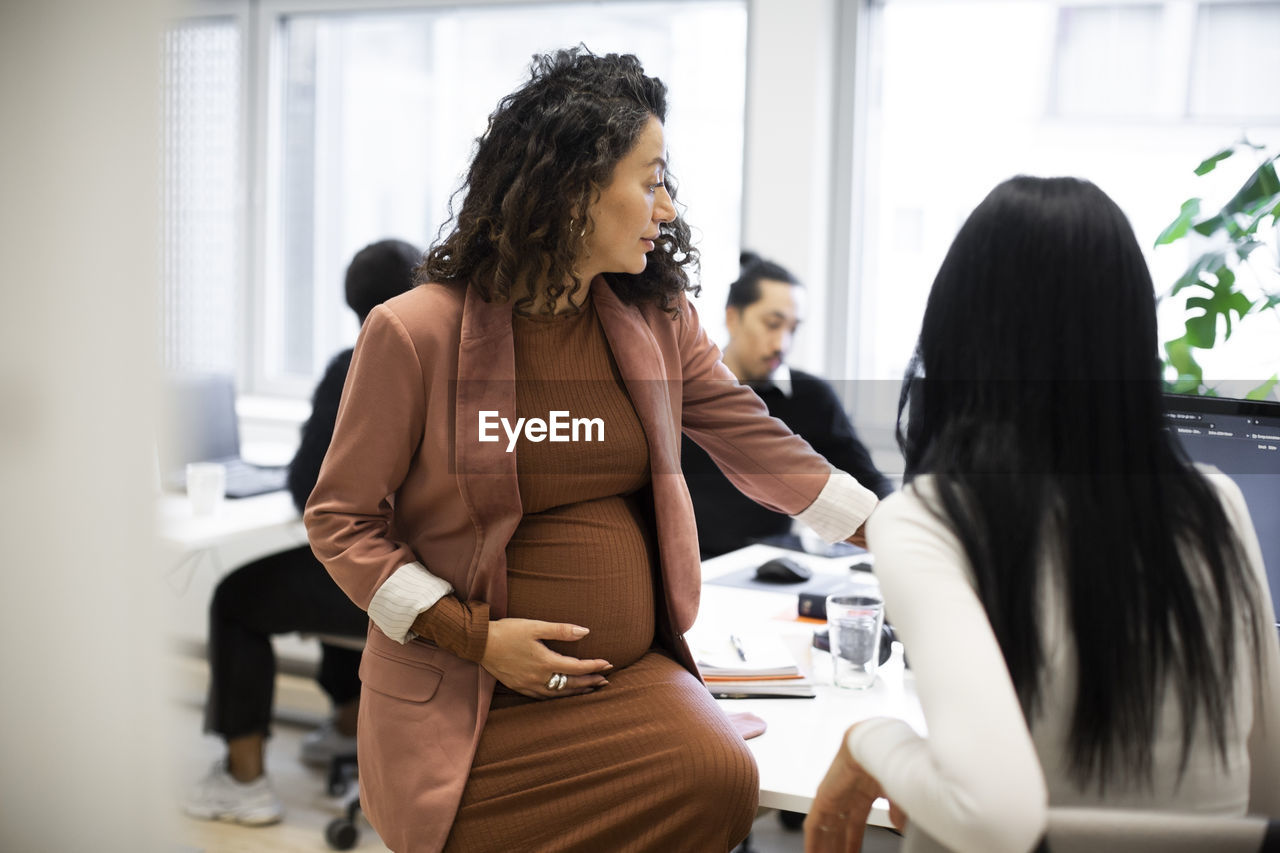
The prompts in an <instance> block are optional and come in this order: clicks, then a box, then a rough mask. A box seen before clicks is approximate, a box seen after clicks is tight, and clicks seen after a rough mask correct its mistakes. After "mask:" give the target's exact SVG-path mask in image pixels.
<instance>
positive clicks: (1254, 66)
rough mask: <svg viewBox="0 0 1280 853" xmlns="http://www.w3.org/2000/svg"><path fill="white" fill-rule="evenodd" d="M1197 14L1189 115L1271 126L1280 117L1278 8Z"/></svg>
mask: <svg viewBox="0 0 1280 853" xmlns="http://www.w3.org/2000/svg"><path fill="white" fill-rule="evenodd" d="M1198 11H1199V19H1198V22H1197V23H1198V26H1197V27H1196V39H1195V48H1194V53H1193V54H1192V65H1191V68H1192V75H1191V92H1190V105H1189V108H1190V112H1191V115H1193V116H1196V117H1199V118H1205V119H1210V120H1212V119H1225V120H1236V121H1247V122H1249V123H1252V122H1262V123H1266V122H1268V121H1270V123H1271V124H1274V123H1275V122H1276V118H1277V116H1280V85H1278V84H1277V83H1276V81H1277V80H1280V3H1214V4H1205V5H1202V6H1200V8H1199V10H1198Z"/></svg>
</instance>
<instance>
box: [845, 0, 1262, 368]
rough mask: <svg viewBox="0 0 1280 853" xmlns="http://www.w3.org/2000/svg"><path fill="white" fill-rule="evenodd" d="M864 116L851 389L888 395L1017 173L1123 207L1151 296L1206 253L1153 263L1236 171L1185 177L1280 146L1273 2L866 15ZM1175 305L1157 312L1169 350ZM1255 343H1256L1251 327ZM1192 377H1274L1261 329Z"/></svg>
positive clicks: (878, 0) (963, 7)
mask: <svg viewBox="0 0 1280 853" xmlns="http://www.w3.org/2000/svg"><path fill="white" fill-rule="evenodd" d="M868 26H869V27H870V28H871V30H870V42H871V44H872V45H873V48H872V51H871V56H872V60H871V63H870V69H869V77H868V89H869V94H868V98H867V104H868V108H867V111H866V114H865V115H864V122H865V127H866V128H867V133H866V139H867V147H866V167H865V170H864V171H863V173H862V182H861V185H860V188H861V190H862V192H863V197H862V198H863V202H862V204H863V210H864V214H863V215H862V216H861V217H860V221H859V222H856V223H855V226H854V227H855V234H854V239H853V241H852V242H853V244H854V245H856V246H859V247H860V250H861V254H860V257H856V258H855V259H854V265H853V267H852V268H853V269H854V270H856V271H858V274H859V283H860V286H861V288H862V295H861V311H860V316H858V317H853V318H851V328H854V329H857V330H858V334H859V341H858V346H857V357H858V361H857V365H856V368H857V375H859V376H860V377H862V378H875V379H886V380H897V379H900V378H901V376H902V371H903V369H904V367H905V365H906V363H907V361H908V359H909V357H910V355H911V349H912V347H913V345H914V342H915V339H916V336H917V334H918V333H919V325H920V319H921V317H922V315H923V311H924V305H925V300H926V298H927V295H928V291H929V287H930V285H931V284H932V281H933V276H934V275H935V274H936V272H937V269H938V266H939V265H940V264H941V262H942V257H943V255H944V254H945V252H946V249H947V247H948V246H949V245H950V243H951V240H952V238H953V237H954V236H955V232H956V230H957V229H958V227H959V226H960V224H961V223H962V222H963V221H964V218H965V217H966V216H967V215H968V214H969V212H970V211H971V210H972V209H973V207H974V206H975V205H976V204H977V203H978V202H979V201H981V200H982V198H983V197H984V196H985V195H986V194H987V193H988V192H989V191H990V190H991V189H992V188H993V187H994V186H995V185H996V184H997V183H999V182H1000V181H1002V180H1004V179H1005V178H1009V177H1012V176H1013V175H1016V174H1032V175H1046V176H1047V175H1075V176H1079V177H1084V178H1087V179H1089V180H1091V181H1093V182H1094V183H1096V184H1097V185H1098V186H1100V187H1101V188H1102V189H1103V190H1104V191H1106V192H1107V193H1108V194H1109V195H1111V196H1112V198H1114V199H1115V200H1116V202H1117V203H1118V204H1119V205H1120V207H1121V208H1122V209H1124V211H1125V213H1126V214H1127V215H1128V216H1129V219H1130V221H1131V222H1132V224H1133V226H1134V230H1135V231H1136V232H1137V235H1138V240H1139V242H1140V243H1141V244H1142V246H1143V247H1144V250H1146V252H1147V258H1148V262H1149V263H1150V265H1151V268H1152V276H1153V278H1154V280H1155V283H1156V287H1157V291H1158V292H1164V291H1167V290H1168V288H1169V287H1170V286H1171V285H1172V284H1173V282H1174V281H1175V280H1176V279H1177V277H1178V276H1179V275H1180V274H1181V272H1182V271H1183V269H1184V268H1185V267H1186V265H1187V263H1188V261H1189V259H1190V256H1191V254H1192V252H1193V251H1194V252H1195V253H1196V254H1198V253H1199V251H1201V250H1202V249H1203V246H1202V245H1201V246H1196V245H1194V244H1191V241H1187V244H1178V245H1176V246H1173V247H1164V248H1161V249H1158V250H1156V249H1153V248H1152V246H1153V244H1154V242H1155V239H1156V237H1157V236H1158V235H1159V233H1160V231H1161V230H1162V229H1163V228H1164V227H1165V226H1166V225H1168V224H1169V222H1170V221H1172V220H1173V218H1174V217H1175V216H1176V215H1177V213H1178V210H1179V206H1180V204H1181V203H1182V201H1184V200H1185V199H1187V198H1190V197H1192V196H1201V197H1203V198H1204V199H1205V208H1208V207H1209V206H1210V205H1213V204H1218V205H1220V204H1222V203H1223V202H1225V201H1226V200H1227V199H1228V198H1229V197H1230V195H1231V193H1232V192H1233V191H1234V190H1235V188H1236V187H1238V186H1239V183H1240V182H1241V181H1243V179H1244V177H1245V176H1246V175H1247V174H1248V173H1249V172H1250V171H1252V169H1253V168H1255V167H1256V165H1257V163H1256V162H1253V161H1252V160H1251V158H1249V157H1248V156H1242V157H1236V158H1232V159H1231V160H1228V161H1225V162H1224V163H1223V164H1222V165H1221V166H1220V167H1219V169H1220V173H1221V174H1214V175H1211V176H1209V177H1206V178H1198V177H1196V176H1195V174H1194V172H1193V170H1194V168H1195V166H1196V165H1197V164H1198V163H1199V162H1200V161H1201V159H1203V158H1205V157H1207V156H1209V155H1210V154H1212V153H1214V152H1216V151H1218V150H1220V149H1221V148H1223V147H1225V146H1226V145H1228V144H1230V143H1232V142H1233V141H1235V140H1237V139H1239V138H1240V136H1241V133H1242V131H1247V132H1248V134H1249V137H1250V138H1251V139H1252V140H1253V141H1255V142H1259V143H1269V144H1270V145H1271V146H1272V149H1273V150H1275V148H1277V147H1280V102H1278V100H1277V99H1278V98H1280V88H1278V87H1276V86H1275V84H1274V80H1275V79H1276V78H1277V77H1278V76H1280V71H1278V70H1277V63H1278V62H1280V52H1277V51H1276V49H1275V45H1276V44H1277V43H1280V3H1278V2H1232V3H1215V2H1201V3H1192V2H1159V3H1156V2H1115V3H1065V2H1053V0H971V1H970V0H965V2H960V0H874V2H872V3H871V4H870V6H869V14H868ZM1183 319H1184V317H1183V315H1182V306H1181V299H1175V300H1170V301H1169V302H1168V303H1167V304H1165V305H1163V306H1162V310H1161V340H1162V341H1163V340H1167V339H1170V338H1173V337H1177V336H1178V335H1179V334H1180V333H1181V324H1182V322H1183ZM1250 327H1252V328H1250ZM1241 329H1242V330H1243V331H1242V332H1241V333H1240V334H1238V335H1237V336H1236V337H1233V338H1232V341H1231V346H1230V348H1229V352H1228V351H1223V352H1214V353H1211V354H1210V355H1209V356H1207V357H1206V358H1205V359H1202V363H1203V364H1204V366H1205V368H1206V372H1207V373H1206V375H1214V376H1217V377H1219V378H1221V379H1249V378H1253V377H1257V378H1258V379H1259V380H1261V379H1265V378H1266V377H1267V376H1270V375H1271V374H1272V373H1274V372H1276V371H1278V370H1280V357H1278V356H1277V353H1276V349H1275V341H1276V340H1278V339H1280V321H1276V318H1275V316H1274V314H1272V315H1271V316H1270V317H1263V318H1258V320H1257V321H1251V322H1250V323H1246V324H1244V325H1243V326H1242V327H1241Z"/></svg>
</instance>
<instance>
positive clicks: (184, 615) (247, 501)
mask: <svg viewBox="0 0 1280 853" xmlns="http://www.w3.org/2000/svg"><path fill="white" fill-rule="evenodd" d="M156 540H157V546H158V549H159V553H160V558H161V561H160V563H159V565H161V566H163V567H164V581H165V585H166V586H167V587H168V588H169V591H170V593H171V594H172V596H173V599H172V606H171V607H169V608H168V611H167V613H166V618H167V624H166V626H165V627H166V629H167V631H168V633H169V635H170V636H171V637H172V638H174V639H176V640H178V641H179V642H183V643H187V644H195V645H203V643H204V642H205V639H206V632H207V629H208V619H209V602H210V600H211V599H212V596H213V589H214V587H215V586H217V583H218V581H220V580H221V579H222V578H223V576H224V575H226V574H227V573H228V572H230V571H232V570H233V569H235V568H237V567H239V566H242V565H244V564H245V563H248V562H250V561H252V560H256V559H257V558H259V557H264V556H266V555H267V554H274V553H276V552H278V551H284V550H286V549H288V548H296V547H298V546H299V545H305V544H307V532H306V529H305V528H304V527H303V525H302V519H301V517H300V516H299V515H298V510H297V509H296V508H295V507H294V505H293V499H292V497H290V495H289V493H288V492H287V491H280V492H271V493H269V494H265V495H256V496H254V497H251V498H239V499H236V500H226V501H223V503H222V504H221V505H220V506H219V507H218V510H217V512H215V513H214V514H212V515H205V516H196V515H193V514H192V512H191V502H190V501H188V500H187V497H186V495H182V494H165V495H162V496H161V497H160V499H159V500H158V501H157V505H156ZM298 648H299V649H302V648H304V647H303V646H302V645H301V644H298ZM289 656H291V657H292V656H294V655H292V654H290V655H289ZM301 657H302V658H303V659H304V660H314V658H315V652H314V650H308V651H304V652H303V653H302V655H301Z"/></svg>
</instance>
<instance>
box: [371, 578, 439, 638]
mask: <svg viewBox="0 0 1280 853" xmlns="http://www.w3.org/2000/svg"><path fill="white" fill-rule="evenodd" d="M451 592H453V586H452V585H451V584H450V583H449V582H448V581H446V580H445V579H444V578H438V577H436V576H435V575H433V574H431V572H429V571H427V567H426V566H424V565H422V563H418V562H414V563H406V564H404V565H403V566H401V567H400V568H398V569H396V570H395V571H394V572H393V573H392V574H391V576H390V577H389V578H387V579H386V581H384V582H383V584H382V586H380V587H378V590H377V592H375V593H374V594H373V600H372V601H371V602H369V618H370V619H372V620H373V624H375V625H377V626H378V628H379V630H381V631H382V633H384V634H386V635H387V636H388V637H390V638H391V639H393V640H395V641H396V642H397V643H401V644H403V643H407V642H409V640H410V639H412V638H413V633H412V632H411V631H410V629H411V628H412V627H413V620H415V619H417V618H418V614H419V613H422V612H423V611H424V610H429V609H431V607H432V605H434V604H435V603H436V602H437V601H439V600H440V599H441V598H443V597H445V596H446V595H448V594H449V593H451Z"/></svg>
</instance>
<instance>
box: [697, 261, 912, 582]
mask: <svg viewBox="0 0 1280 853" xmlns="http://www.w3.org/2000/svg"><path fill="white" fill-rule="evenodd" d="M741 263H742V271H741V275H740V276H739V277H738V280H737V281H735V282H734V283H733V284H732V285H730V287H729V299H728V303H727V305H726V306H725V322H726V325H727V326H728V328H729V342H728V344H726V345H725V348H724V364H725V366H726V367H728V368H729V369H730V370H731V371H732V372H733V374H734V376H736V377H738V381H739V382H742V383H745V384H748V385H750V386H751V387H752V388H753V389H755V392H756V394H758V395H759V396H760V399H761V400H763V401H764V404H765V405H766V406H767V407H768V409H769V414H771V415H773V416H774V417H775V418H777V419H778V420H780V421H782V422H783V423H784V424H786V425H787V426H788V427H790V428H791V431H792V432H794V433H796V434H797V435H799V436H800V437H801V438H803V439H804V440H805V441H807V442H809V444H811V445H812V446H813V449H814V450H816V451H818V453H820V454H822V455H823V456H825V457H826V458H827V460H828V461H829V462H830V463H831V464H832V465H834V466H835V467H837V468H839V469H840V470H842V471H846V472H848V473H849V474H852V475H853V476H854V478H855V479H857V481H858V482H859V483H862V484H863V485H864V486H866V487H867V488H868V489H871V490H872V491H873V492H875V493H876V496H877V497H881V498H883V497H884V496H885V495H887V494H889V493H890V492H892V491H893V484H892V483H891V482H890V481H889V479H888V478H887V477H885V476H884V475H883V474H882V473H880V471H879V470H877V469H876V467H875V465H874V464H873V463H872V461H871V454H870V453H868V452H867V448H866V447H865V446H863V444H862V442H861V441H859V440H858V436H857V433H855V432H854V429H853V424H851V423H850V422H849V417H848V416H847V415H846V414H845V412H844V408H843V407H842V406H841V405H840V399H839V398H838V397H837V396H836V392H835V390H834V389H833V388H832V387H831V385H830V384H829V383H828V382H826V381H825V380H823V379H821V378H819V377H817V376H814V375H812V374H810V373H805V372H804V371H801V370H795V369H791V368H788V366H787V365H786V363H785V361H786V356H787V352H788V350H790V348H791V343H792V340H793V338H794V335H795V332H796V328H797V327H798V326H799V325H800V322H801V319H802V313H803V295H804V292H803V287H802V285H801V284H800V282H799V281H798V280H797V279H796V277H795V276H794V275H792V274H791V273H790V272H789V271H787V270H786V269H785V268H784V267H782V266H780V265H779V264H776V263H773V262H771V261H767V260H764V259H762V258H760V257H758V256H757V255H755V254H753V253H750V252H743V254H742V258H741ZM681 468H682V470H683V471H684V477H685V481H686V482H687V483H688V486H689V495H690V497H692V499H693V511H694V515H695V516H696V518H697V522H698V545H699V548H700V549H701V553H702V557H703V559H707V558H709V557H714V556H716V555H718V554H723V553H726V552H728V551H733V550H735V549H737V548H742V547H744V546H746V545H750V544H752V543H753V542H758V541H760V540H762V539H765V538H770V537H777V536H781V535H785V534H787V533H788V532H789V531H790V530H791V519H790V518H789V517H787V516H785V515H781V514H779V513H776V512H773V511H771V510H768V509H765V508H764V507H762V506H760V505H759V504H757V503H755V502H754V501H752V500H750V499H749V498H747V497H746V496H744V495H743V494H742V493H741V492H739V491H738V490H737V489H736V488H734V486H733V484H732V483H730V482H729V480H728V478H726V477H725V476H724V474H722V473H721V472H720V469H719V468H717V467H716V465H715V463H714V462H712V461H711V457H710V456H708V455H707V453H706V451H704V450H703V449H702V448H700V447H698V445H697V444H695V443H694V442H693V441H691V440H690V439H689V438H687V437H686V438H685V439H684V441H683V449H682V451H681Z"/></svg>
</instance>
